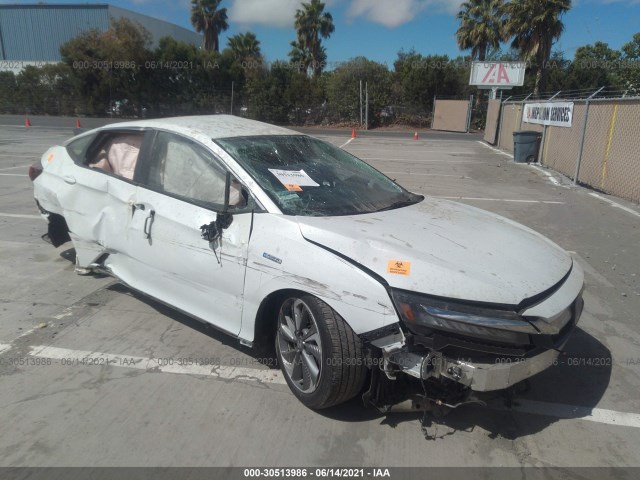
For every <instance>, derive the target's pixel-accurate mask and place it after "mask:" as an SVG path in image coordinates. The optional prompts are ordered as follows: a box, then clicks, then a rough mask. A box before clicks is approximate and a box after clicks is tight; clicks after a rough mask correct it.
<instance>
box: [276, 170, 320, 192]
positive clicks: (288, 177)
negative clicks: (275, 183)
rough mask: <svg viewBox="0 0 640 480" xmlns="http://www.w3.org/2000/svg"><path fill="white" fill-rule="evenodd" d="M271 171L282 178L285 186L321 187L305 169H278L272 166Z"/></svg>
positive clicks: (279, 178) (278, 177) (281, 181)
mask: <svg viewBox="0 0 640 480" xmlns="http://www.w3.org/2000/svg"><path fill="white" fill-rule="evenodd" d="M269 171H270V172H271V173H273V175H274V176H275V177H276V178H277V179H278V180H280V183H282V184H283V185H284V186H285V187H290V186H295V187H319V186H320V185H318V184H317V183H316V182H314V181H313V179H312V178H311V177H310V176H309V175H307V173H306V172H305V171H304V170H277V169H275V168H270V169H269Z"/></svg>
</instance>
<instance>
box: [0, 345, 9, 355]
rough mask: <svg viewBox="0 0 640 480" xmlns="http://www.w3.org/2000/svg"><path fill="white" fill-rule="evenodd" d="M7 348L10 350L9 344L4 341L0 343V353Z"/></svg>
mask: <svg viewBox="0 0 640 480" xmlns="http://www.w3.org/2000/svg"><path fill="white" fill-rule="evenodd" d="M7 350H11V345H7V344H6V343H0V354H2V353H4V352H6V351H7Z"/></svg>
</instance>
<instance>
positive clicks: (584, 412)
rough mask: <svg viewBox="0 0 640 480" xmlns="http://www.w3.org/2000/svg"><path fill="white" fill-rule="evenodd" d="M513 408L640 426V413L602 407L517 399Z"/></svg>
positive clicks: (598, 421)
mask: <svg viewBox="0 0 640 480" xmlns="http://www.w3.org/2000/svg"><path fill="white" fill-rule="evenodd" d="M517 403H518V405H517V406H515V405H514V407H513V410H515V411H517V412H522V413H531V414H534V415H546V416H548V417H556V418H575V419H580V420H586V421H588V422H596V423H605V424H607V425H618V426H621V427H633V428H640V415H639V414H637V413H627V412H617V411H615V410H606V409H604V408H591V407H578V406H575V405H566V404H563V403H547V402H537V401H535V400H524V399H523V400H521V399H518V400H517Z"/></svg>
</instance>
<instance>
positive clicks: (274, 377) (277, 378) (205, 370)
mask: <svg viewBox="0 0 640 480" xmlns="http://www.w3.org/2000/svg"><path fill="white" fill-rule="evenodd" d="M30 350H31V351H30V352H29V355H30V356H33V357H40V358H51V359H54V360H64V361H65V363H67V364H69V365H78V364H79V365H82V364H87V362H90V364H92V365H111V366H116V367H123V368H134V369H137V370H153V371H159V372H163V373H176V374H184V375H204V376H208V377H215V378H220V379H225V380H249V381H255V382H267V383H277V384H286V381H285V379H284V377H283V376H282V373H281V372H280V370H258V369H255V368H245V367H233V366H226V365H176V364H174V365H166V363H167V362H166V361H162V360H160V359H154V358H146V357H137V356H133V355H113V354H110V353H102V352H90V351H83V350H70V349H67V348H57V347H47V346H45V345H39V346H35V347H30Z"/></svg>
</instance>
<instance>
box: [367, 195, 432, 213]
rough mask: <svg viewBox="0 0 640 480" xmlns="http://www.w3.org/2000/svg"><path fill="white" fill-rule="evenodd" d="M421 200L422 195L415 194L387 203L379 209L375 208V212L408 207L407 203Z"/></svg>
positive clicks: (411, 203)
mask: <svg viewBox="0 0 640 480" xmlns="http://www.w3.org/2000/svg"><path fill="white" fill-rule="evenodd" d="M422 200H424V196H423V195H415V196H414V197H413V198H411V199H410V200H399V201H397V202H394V203H392V204H391V205H388V206H386V207H382V208H381V209H379V210H376V212H384V211H386V210H395V209H396V208H402V207H408V206H409V205H414V204H416V203H418V202H421V201H422Z"/></svg>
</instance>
